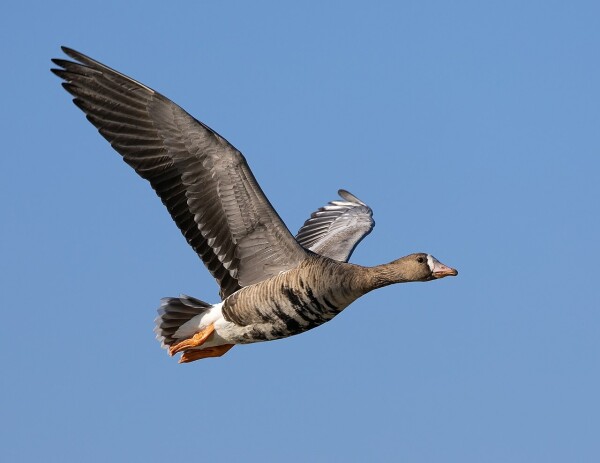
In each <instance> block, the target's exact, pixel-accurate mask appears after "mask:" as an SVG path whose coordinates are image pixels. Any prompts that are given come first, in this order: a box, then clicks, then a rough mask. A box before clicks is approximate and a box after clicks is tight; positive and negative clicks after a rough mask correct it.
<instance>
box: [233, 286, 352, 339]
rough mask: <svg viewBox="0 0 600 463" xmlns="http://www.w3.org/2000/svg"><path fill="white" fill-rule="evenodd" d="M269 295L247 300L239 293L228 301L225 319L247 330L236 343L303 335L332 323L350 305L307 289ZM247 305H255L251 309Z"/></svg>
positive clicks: (282, 289) (289, 290) (241, 333)
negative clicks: (330, 321) (329, 322)
mask: <svg viewBox="0 0 600 463" xmlns="http://www.w3.org/2000/svg"><path fill="white" fill-rule="evenodd" d="M233 296H235V295H233ZM270 296H271V297H269V298H268V299H267V300H262V301H252V300H246V298H245V297H244V294H243V291H240V294H239V296H238V297H237V298H236V297H231V298H230V299H231V300H227V301H226V303H225V305H224V307H223V314H224V316H225V318H226V319H227V320H228V321H231V322H233V323H235V324H236V325H238V326H243V327H244V329H242V330H240V332H239V339H238V341H237V342H239V343H251V342H257V341H270V340H274V339H281V338H286V337H288V336H293V335H295V334H299V333H303V332H304V331H308V330H310V329H312V328H315V327H317V326H319V325H322V324H323V323H325V322H327V321H329V320H331V319H332V318H333V317H335V316H336V315H337V314H338V313H340V312H341V311H342V310H343V309H344V308H345V307H346V305H347V304H340V303H339V302H338V301H335V300H334V298H333V297H331V296H329V297H327V296H324V295H320V296H316V295H315V294H314V292H313V291H312V290H311V289H310V288H307V287H304V288H300V289H295V290H294V289H291V288H289V287H283V288H279V291H277V294H270ZM248 299H250V298H248ZM246 304H253V306H251V308H250V307H249V306H247V305H246ZM245 305H246V306H245ZM244 306H245V307H244ZM248 308H250V310H247V309H248Z"/></svg>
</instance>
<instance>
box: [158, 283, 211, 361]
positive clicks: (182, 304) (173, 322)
mask: <svg viewBox="0 0 600 463" xmlns="http://www.w3.org/2000/svg"><path fill="white" fill-rule="evenodd" d="M211 308H212V305H211V304H209V303H207V302H204V301H201V300H199V299H196V298H193V297H191V296H186V295H184V294H182V295H181V297H165V298H164V299H161V301H160V307H159V308H158V317H156V319H155V320H154V323H155V324H156V327H155V328H154V332H155V333H156V339H158V340H159V341H160V343H161V346H162V347H163V348H164V349H168V348H169V347H170V346H171V345H172V344H176V343H177V342H179V341H181V338H182V337H187V336H185V335H183V336H182V335H179V334H180V333H177V332H178V331H179V329H180V328H181V327H182V326H183V325H185V324H186V323H187V322H189V321H190V320H191V319H192V318H194V317H195V316H196V315H200V314H203V313H205V312H206V311H208V310H210V309H211ZM182 331H187V330H185V329H184V330H182ZM192 333H193V331H192ZM181 334H183V333H181Z"/></svg>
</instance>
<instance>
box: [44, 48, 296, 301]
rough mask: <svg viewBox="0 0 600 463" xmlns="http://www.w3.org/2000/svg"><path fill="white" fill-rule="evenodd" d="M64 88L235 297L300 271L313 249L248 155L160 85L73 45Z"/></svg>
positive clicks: (64, 65) (63, 73) (63, 68)
mask: <svg viewBox="0 0 600 463" xmlns="http://www.w3.org/2000/svg"><path fill="white" fill-rule="evenodd" d="M63 51H64V52H65V53H66V54H67V55H68V56H69V57H71V58H72V59H74V60H75V61H76V62H72V61H67V60H62V59H54V60H53V62H54V63H55V64H56V65H58V66H60V68H61V69H53V70H52V71H53V72H54V73H55V74H57V75H58V76H59V77H61V78H62V79H64V81H65V82H63V87H64V88H65V89H66V90H67V91H68V92H69V93H71V94H72V95H73V96H74V99H73V101H74V102H75V104H76V105H77V106H78V107H79V108H80V109H81V110H82V111H83V112H84V113H85V114H86V116H87V118H88V120H89V121H90V122H91V123H92V124H93V125H95V126H96V128H97V129H98V131H99V132H100V134H101V135H102V136H103V137H104V138H106V139H107V140H108V141H109V143H110V144H111V145H112V147H113V148H114V149H115V150H116V151H117V152H119V153H120V154H121V155H122V156H123V159H124V160H125V162H126V163H127V164H129V165H130V166H131V167H133V168H134V169H135V171H136V172H137V173H138V174H139V175H140V176H142V177H143V178H145V179H146V180H148V181H149V182H150V184H151V185H152V188H154V190H155V191H156V193H157V194H158V196H159V197H160V199H161V200H162V202H163V204H164V205H165V206H166V207H167V209H168V211H169V213H170V214H171V217H173V220H174V221H175V223H176V224H177V226H178V227H179V229H180V230H181V232H182V233H183V235H184V236H185V238H186V240H187V242H188V243H189V244H190V246H192V248H193V249H194V251H196V253H197V254H198V255H199V256H200V258H201V259H202V261H203V262H204V264H205V265H206V267H207V268H208V270H209V271H210V272H211V273H212V275H213V276H214V277H215V279H216V280H217V282H218V283H219V285H220V287H221V296H222V297H226V296H228V295H230V294H232V293H233V292H235V291H237V290H238V289H239V288H240V287H243V286H247V285H250V284H253V283H256V282H258V281H261V280H264V279H266V278H268V277H270V276H273V275H276V274H278V273H279V272H281V271H284V270H287V269H290V268H293V267H295V266H296V265H297V264H298V263H299V262H300V261H301V260H302V259H304V258H305V256H306V251H304V249H302V247H301V246H300V245H299V244H298V243H297V242H296V241H295V240H294V237H293V236H292V235H291V234H290V232H289V230H288V229H287V228H286V226H285V225H284V223H283V222H282V220H281V219H280V217H279V216H278V215H277V213H276V212H275V210H274V209H273V207H272V206H271V204H270V203H269V201H268V200H267V198H266V197H265V195H264V193H263V192H262V190H261V188H260V186H259V185H258V183H257V182H256V179H255V178H254V176H253V175H252V172H251V171H250V168H249V167H248V164H247V163H246V160H245V159H244V157H243V156H242V154H241V153H240V152H239V151H238V150H236V149H235V148H234V147H233V146H231V145H230V144H229V143H228V142H227V140H225V139H224V138H222V137H221V136H220V135H219V134H217V133H216V132H214V131H213V130H211V129H210V128H209V127H207V126H206V125H204V124H203V123H202V122H199V121H197V120H196V119H194V118H193V117H192V116H190V115H189V114H188V113H187V112H185V111H184V110H183V109H181V108H180V107H179V106H177V105H176V104H175V103H173V102H172V101H170V100H169V99H167V98H165V97H164V96H162V95H161V94H160V93H157V92H155V91H154V90H152V89H151V88H148V87H146V86H145V85H143V84H141V83H139V82H136V81H135V80H133V79H131V78H129V77H127V76H125V75H123V74H121V73H119V72H117V71H115V70H113V69H110V68H109V67H107V66H105V65H103V64H101V63H99V62H97V61H95V60H93V59H91V58H89V57H87V56H85V55H83V54H81V53H79V52H76V51H74V50H71V49H69V48H66V47H63Z"/></svg>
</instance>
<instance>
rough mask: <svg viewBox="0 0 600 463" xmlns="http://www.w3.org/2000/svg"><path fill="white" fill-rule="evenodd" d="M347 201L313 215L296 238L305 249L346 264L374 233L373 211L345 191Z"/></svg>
mask: <svg viewBox="0 0 600 463" xmlns="http://www.w3.org/2000/svg"><path fill="white" fill-rule="evenodd" d="M338 194H339V195H340V196H341V197H342V199H343V200H344V201H339V200H335V201H331V202H329V203H328V204H327V205H325V206H323V207H320V208H319V209H318V210H316V211H315V212H313V213H312V214H311V216H310V218H309V219H308V220H307V221H306V222H304V225H303V226H302V227H301V228H300V230H299V231H298V234H297V235H296V241H298V243H300V244H301V245H302V246H303V247H304V248H306V249H309V250H311V251H312V252H315V253H317V254H321V255H322V256H326V257H329V258H330V259H335V260H339V261H341V262H347V261H348V259H349V258H350V256H351V255H352V252H353V251H354V249H355V248H356V246H357V245H358V243H360V241H361V240H362V239H363V238H364V237H365V236H367V235H368V234H369V233H371V230H373V227H374V226H375V222H374V221H373V211H372V210H371V208H370V207H369V206H367V205H366V204H365V203H363V202H362V201H361V200H360V199H358V198H357V197H356V196H354V195H353V194H351V193H350V192H348V191H346V190H339V191H338Z"/></svg>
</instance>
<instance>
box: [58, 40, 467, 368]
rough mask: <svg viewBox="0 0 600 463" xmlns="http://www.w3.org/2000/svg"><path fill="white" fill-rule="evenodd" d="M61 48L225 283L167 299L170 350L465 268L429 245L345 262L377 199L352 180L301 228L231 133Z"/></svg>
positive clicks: (282, 328)
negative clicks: (290, 221) (372, 260)
mask: <svg viewBox="0 0 600 463" xmlns="http://www.w3.org/2000/svg"><path fill="white" fill-rule="evenodd" d="M63 51H64V52H65V53H66V54H67V55H68V56H70V57H71V58H72V59H74V60H75V61H67V60H62V59H55V60H53V62H54V63H55V64H56V65H58V66H59V67H60V69H53V70H52V71H53V72H54V73H55V74H56V75H58V76H59V77H61V78H62V79H63V80H64V83H63V86H64V88H65V89H66V90H67V91H68V92H69V93H71V94H72V95H73V96H74V100H73V101H74V102H75V104H76V105H77V106H78V107H79V108H80V109H81V110H82V111H83V112H84V113H85V114H86V116H87V118H88V120H89V121H90V122H91V123H92V124H94V125H95V126H96V127H97V128H98V131H99V132H100V134H101V135H102V136H103V137H104V138H106V139H107V140H108V141H109V143H110V144H111V145H112V147H113V148H114V149H115V150H116V151H117V152H118V153H120V154H121V155H122V156H123V159H124V161H125V162H127V164H129V165H130V166H131V167H133V168H134V169H135V171H136V172H137V173H138V174H139V175H140V176H142V177H143V178H145V179H146V180H148V181H149V182H150V184H151V186H152V188H153V189H154V190H155V191H156V193H157V194H158V196H159V197H160V198H161V200H162V202H163V204H165V206H166V208H167V210H168V211H169V213H170V214H171V217H172V218H173V220H174V221H175V223H176V224H177V226H178V227H179V229H180V230H181V232H182V234H183V235H184V237H185V238H186V240H187V242H188V243H189V244H190V246H191V247H192V248H193V249H194V251H195V252H196V253H197V254H198V256H199V257H200V258H201V259H202V261H203V262H204V264H205V265H206V267H207V268H208V270H209V271H210V272H211V274H212V275H213V276H214V278H215V279H216V280H217V282H218V283H219V286H220V294H221V298H222V299H223V300H222V302H221V303H218V304H214V305H212V304H207V303H205V302H202V301H200V300H198V299H194V298H192V297H189V296H182V297H179V298H166V299H164V300H163V302H162V305H161V308H160V309H159V317H158V318H157V328H156V332H157V334H158V338H159V339H160V340H161V341H162V343H163V346H164V347H167V348H169V352H170V353H171V354H175V353H177V352H183V356H182V359H181V361H182V362H190V361H194V360H198V359H200V358H206V357H215V356H220V355H223V354H224V353H225V352H227V351H228V350H229V349H230V348H231V347H232V346H233V345H234V344H244V343H250V342H257V341H264V340H271V339H279V338H283V337H287V336H291V335H294V334H297V333H300V332H303V331H306V330H308V329H311V328H313V327H315V326H318V325H320V324H322V323H325V322H326V321H328V320H330V319H331V318H333V317H334V316H335V315H337V314H338V313H339V312H340V311H342V310H343V309H344V308H345V307H347V306H348V305H349V304H350V303H352V302H353V301H354V300H356V299H357V298H358V297H360V296H362V295H363V294H365V293H367V292H369V291H371V290H373V289H376V288H379V287H382V286H386V285H389V284H393V283H401V282H408V281H430V280H433V279H436V278H443V277H445V276H449V275H456V274H457V272H456V270H454V269H451V268H449V267H446V266H444V265H443V264H441V263H440V262H439V261H437V260H436V259H435V258H433V257H432V256H430V255H428V254H411V255H409V256H406V257H403V258H401V259H398V260H396V261H393V262H391V263H389V264H384V265H381V266H377V267H372V268H368V267H361V266H358V265H354V264H349V263H347V262H346V261H347V260H348V258H349V256H350V255H351V253H352V251H353V249H354V247H355V246H356V245H357V244H358V242H359V241H360V240H361V239H362V238H363V237H364V236H366V235H367V234H368V233H369V232H370V231H371V229H372V228H373V224H374V222H373V220H372V217H371V216H372V211H371V209H370V208H369V207H368V206H367V205H366V204H364V203H363V202H362V201H360V200H359V199H358V198H356V197H355V196H353V195H352V194H350V193H348V192H346V191H344V190H340V195H341V196H342V198H343V199H344V201H332V202H330V203H329V204H328V205H326V206H324V207H322V208H320V209H319V210H318V211H315V212H314V213H313V214H312V215H311V217H310V218H309V219H308V220H307V221H306V222H305V224H304V226H303V227H302V228H301V230H300V232H299V233H298V240H296V239H294V237H293V236H292V235H291V234H290V232H289V230H288V229H287V228H286V226H285V225H284V223H283V222H282V220H281V219H280V217H279V215H278V214H277V213H276V212H275V210H274V209H273V208H272V206H271V204H270V203H269V201H268V200H267V198H266V197H265V195H264V193H263V192H262V190H261V189H260V186H259V185H258V183H257V182H256V179H255V178H254V176H253V174H252V172H251V171H250V168H249V167H248V164H247V162H246V160H245V159H244V157H243V156H242V154H241V153H240V152H239V151H238V150H236V149H235V148H234V147H233V146H232V145H230V144H229V143H228V142H227V141H226V140H225V139H224V138H223V137H221V136H220V135H219V134H217V133H216V132H215V131H213V130H212V129H210V128H209V127H207V126H206V125H205V124H203V123H202V122H199V121H197V120H196V119H194V118H193V117H192V116H190V115H189V114H188V113H186V112H185V111H184V110H183V109H181V108H180V107H179V106H177V105H176V104H174V103H173V102H172V101H170V100H168V99H167V98H165V97H164V96H162V95H161V94H159V93H157V92H155V91H154V90H152V89H150V88H148V87H146V86H145V85H143V84H141V83H139V82H137V81H135V80H133V79H131V78H129V77H127V76H125V75H123V74H121V73H119V72H117V71H115V70H113V69H110V68H109V67H107V66H105V65H103V64H101V63H99V62H97V61H95V60H93V59H91V58H89V57H87V56H85V55H83V54H81V53H79V52H76V51H74V50H71V49H69V48H63ZM305 248H307V249H305ZM312 251H314V252H312Z"/></svg>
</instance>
